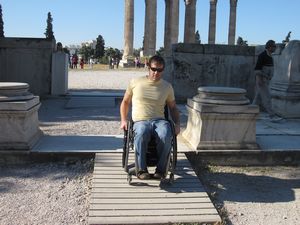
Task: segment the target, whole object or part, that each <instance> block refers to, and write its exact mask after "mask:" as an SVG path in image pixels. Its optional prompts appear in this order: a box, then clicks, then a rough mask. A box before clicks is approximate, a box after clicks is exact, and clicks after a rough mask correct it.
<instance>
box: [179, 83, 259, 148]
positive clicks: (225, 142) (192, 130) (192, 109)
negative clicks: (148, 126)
mask: <svg viewBox="0 0 300 225" xmlns="http://www.w3.org/2000/svg"><path fill="white" fill-rule="evenodd" d="M232 90H233V91H237V93H230V92H231V91H232ZM241 90H243V89H237V88H223V90H222V87H220V88H219V87H218V88H215V87H214V88H213V89H209V87H206V88H203V90H199V89H198V91H199V95H198V96H195V97H194V98H193V99H188V102H187V106H186V107H187V111H188V122H187V128H186V130H185V131H184V132H183V134H182V136H183V137H184V138H185V139H186V140H187V141H188V142H189V143H190V145H191V146H192V148H193V149H195V150H243V149H248V150H249V149H257V148H258V146H257V144H256V118H257V116H258V113H259V109H258V107H257V106H255V105H249V104H248V103H247V102H248V101H247V99H244V100H243V95H244V94H245V90H244V91H241ZM222 92H224V93H223V95H222V94H221V93H222ZM199 96H201V97H199ZM216 96H220V97H219V99H220V100H219V102H218V99H217V98H216ZM230 99H231V100H230ZM230 103H231V104H230Z"/></svg>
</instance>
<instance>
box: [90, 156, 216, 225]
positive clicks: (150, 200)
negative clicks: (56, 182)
mask: <svg viewBox="0 0 300 225" xmlns="http://www.w3.org/2000/svg"><path fill="white" fill-rule="evenodd" d="M218 222H221V218H220V217H219V215H218V213H217V211H216V209H215V208H214V206H213V204H212V203H211V201H210V199H209V197H208V195H207V193H206V192H205V190H204V188H203V186H202V184H201V183H200V181H199V179H198V178H197V176H196V174H195V173H194V171H193V169H192V168H191V165H190V163H189V161H188V160H187V159H186V157H185V155H184V154H183V153H180V154H179V155H178V163H177V170H176V173H175V181H174V183H173V184H169V183H168V182H161V181H157V180H147V181H141V180H138V179H137V178H136V177H133V179H132V183H131V185H129V184H128V182H127V173H125V172H124V171H123V168H122V167H121V153H97V154H96V158H95V165H94V174H93V181H92V194H91V200H90V209H89V224H170V223H205V224H218Z"/></svg>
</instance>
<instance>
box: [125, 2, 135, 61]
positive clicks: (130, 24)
mask: <svg viewBox="0 0 300 225" xmlns="http://www.w3.org/2000/svg"><path fill="white" fill-rule="evenodd" d="M133 29H134V0H125V24H124V41H125V43H124V53H123V60H125V61H126V60H127V58H128V56H132V55H133Z"/></svg>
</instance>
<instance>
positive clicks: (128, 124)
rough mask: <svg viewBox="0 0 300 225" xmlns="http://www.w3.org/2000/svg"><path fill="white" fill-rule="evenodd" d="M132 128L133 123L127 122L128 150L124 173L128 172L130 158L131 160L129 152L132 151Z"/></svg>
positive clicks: (126, 151) (125, 157) (126, 150)
mask: <svg viewBox="0 0 300 225" xmlns="http://www.w3.org/2000/svg"><path fill="white" fill-rule="evenodd" d="M131 127H132V122H131V121H128V122H127V137H126V149H125V156H124V171H125V172H128V158H129V151H130V145H131V144H130V141H131V140H130V139H131V137H130V136H131V135H132V134H131V129H132V128H131Z"/></svg>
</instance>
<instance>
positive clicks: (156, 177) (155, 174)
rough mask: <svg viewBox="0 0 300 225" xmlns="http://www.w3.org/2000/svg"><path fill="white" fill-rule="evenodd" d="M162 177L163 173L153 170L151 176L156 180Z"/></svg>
mask: <svg viewBox="0 0 300 225" xmlns="http://www.w3.org/2000/svg"><path fill="white" fill-rule="evenodd" d="M163 177H164V175H163V174H162V173H159V172H155V173H154V174H153V178H154V179H157V180H161V179H162V178H163Z"/></svg>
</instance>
